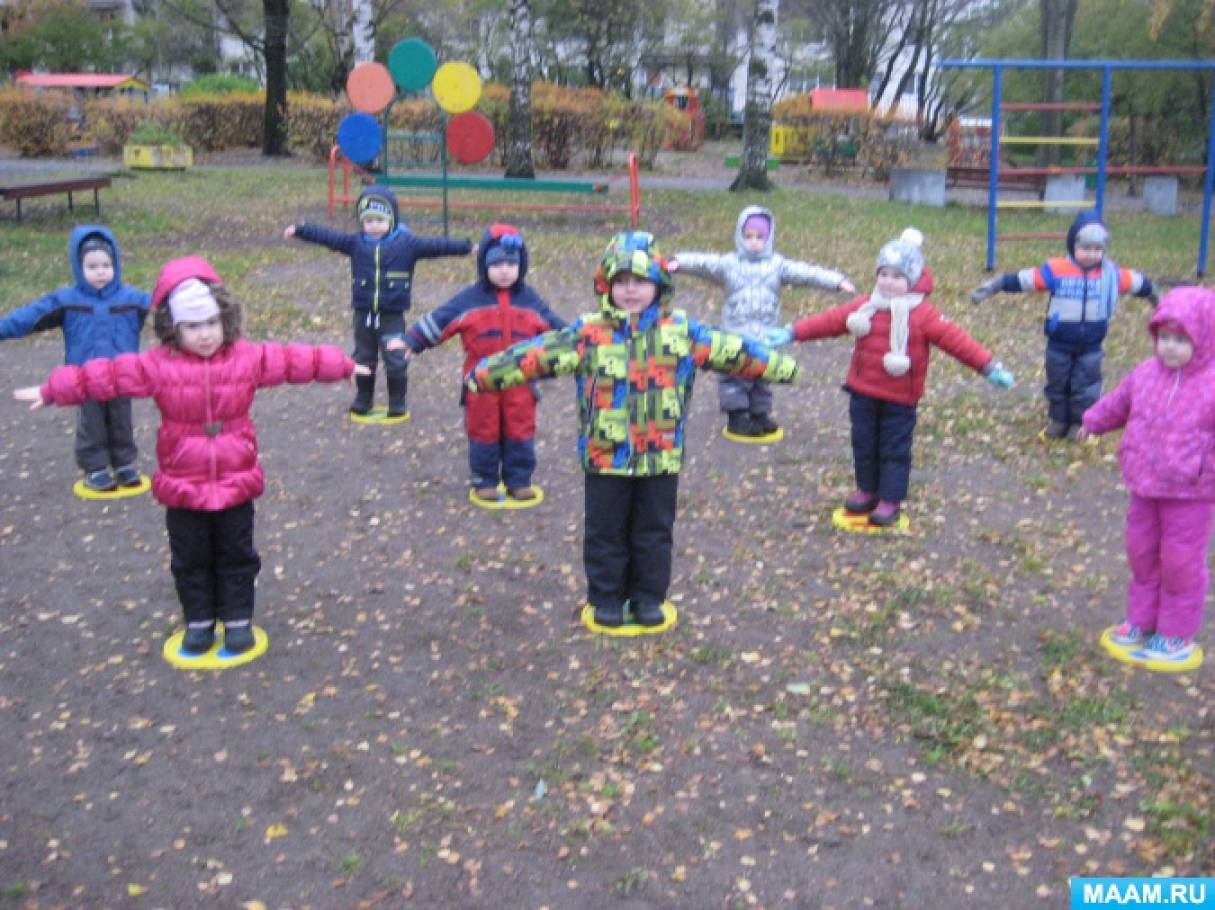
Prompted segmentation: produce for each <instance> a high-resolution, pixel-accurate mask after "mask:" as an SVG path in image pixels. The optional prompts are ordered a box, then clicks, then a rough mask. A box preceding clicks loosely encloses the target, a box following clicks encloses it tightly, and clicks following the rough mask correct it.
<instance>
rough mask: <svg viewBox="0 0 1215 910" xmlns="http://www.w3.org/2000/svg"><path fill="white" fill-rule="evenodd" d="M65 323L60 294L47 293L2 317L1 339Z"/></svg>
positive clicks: (0, 326) (17, 336)
mask: <svg viewBox="0 0 1215 910" xmlns="http://www.w3.org/2000/svg"><path fill="white" fill-rule="evenodd" d="M62 324H63V307H62V305H61V304H60V301H59V295H58V294H57V293H56V294H47V295H46V296H45V297H39V298H38V299H37V300H35V301H34V302H33V303H27V304H26V305H25V306H23V307H18V308H17V309H15V310H13V311H12V312H11V313H9V314H8V315H7V316H5V317H4V318H3V319H0V341H2V340H4V339H7V338H24V337H25V336H26V335H29V334H30V333H31V332H41V331H44V330H45V329H51V328H55V327H56V326H60V325H62Z"/></svg>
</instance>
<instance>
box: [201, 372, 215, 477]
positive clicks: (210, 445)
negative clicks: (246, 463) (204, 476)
mask: <svg viewBox="0 0 1215 910" xmlns="http://www.w3.org/2000/svg"><path fill="white" fill-rule="evenodd" d="M203 390H204V392H205V393H206V401H207V404H206V408H207V457H208V460H209V461H210V463H211V487H212V489H214V488H215V485H216V483H217V482H218V478H217V477H216V465H215V436H212V435H211V432H210V429H211V427H213V426H214V425H215V414H214V412H213V411H212V410H211V358H209V357H208V358H204V360H203Z"/></svg>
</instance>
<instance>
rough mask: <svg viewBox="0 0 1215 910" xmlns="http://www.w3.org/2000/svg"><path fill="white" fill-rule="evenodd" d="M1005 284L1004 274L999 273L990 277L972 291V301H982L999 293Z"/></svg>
mask: <svg viewBox="0 0 1215 910" xmlns="http://www.w3.org/2000/svg"><path fill="white" fill-rule="evenodd" d="M1003 286H1004V276H1003V275H997V276H996V277H994V278H989V279H987V280H986V281H984V282H983V283H982V284H981V285H979V286H978V287H977V288H975V289H974V290H973V291H971V292H970V302H971V303H974V304H979V303H982V302H983V301H984V300H986V299H987V298H988V297H994V296H995V295H996V294H997V293H999V291H1000V288H1002V287H1003Z"/></svg>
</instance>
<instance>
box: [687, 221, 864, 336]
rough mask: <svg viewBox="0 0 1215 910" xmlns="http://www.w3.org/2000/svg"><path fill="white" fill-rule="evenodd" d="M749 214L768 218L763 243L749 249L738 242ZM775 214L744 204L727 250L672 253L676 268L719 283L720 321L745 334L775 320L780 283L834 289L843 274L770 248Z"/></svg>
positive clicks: (756, 333) (759, 330)
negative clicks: (730, 249)
mask: <svg viewBox="0 0 1215 910" xmlns="http://www.w3.org/2000/svg"><path fill="white" fill-rule="evenodd" d="M754 215H759V216H762V217H765V218H767V219H768V239H767V241H766V242H765V243H764V248H763V249H762V250H760V251H759V252H757V253H752V252H750V251H749V250H747V248H746V247H745V246H744V245H743V225H744V224H745V223H746V220H747V219H748V218H750V217H752V216H754ZM775 244H776V219H775V218H774V217H773V215H772V212H770V211H769V210H768V209H766V208H763V207H762V206H758V205H749V206H747V207H746V208H744V209H743V210H742V211H741V212H739V213H738V221H737V223H736V224H735V225H734V249H735V252H733V253H725V254H717V253H678V254H676V256H675V257H674V258H675V259H676V261H677V262H678V263H679V272H680V273H681V274H683V273H686V274H688V275H696V276H697V277H700V278H704V279H706V280H708V281H712V282H714V283H715V284H720V285H722V286H723V287H724V288H725V293H726V299H725V303H724V304H723V306H722V311H721V327H722V328H723V329H725V330H726V331H728V332H736V333H737V334H739V335H743V336H745V337H747V338H752V339H757V340H762V339H763V337H764V332H765V331H766V330H767V329H770V328H774V327H775V326H777V325H779V324H780V321H781V320H780V290H781V287H782V286H784V285H787V284H788V285H794V286H801V287H816V288H825V289H827V290H835V289H836V288H838V287H839V285H840V282H841V281H843V280H844V275H843V274H842V273H841V272H836V271H834V270H832V269H826V268H822V267H821V266H817V265H813V264H811V263H809V262H800V261H798V260H795V259H786V258H785V257H784V256H782V255H781V254H780V253H778V252H776V249H775Z"/></svg>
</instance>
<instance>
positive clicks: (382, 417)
mask: <svg viewBox="0 0 1215 910" xmlns="http://www.w3.org/2000/svg"><path fill="white" fill-rule="evenodd" d="M409 417H410V415H409V412H408V411H406V412H405V413H404V414H394V415H393V416H392V417H389V416H388V408H372V409H371V410H370V411H368V412H367V413H366V414H354V413H352V414H351V415H350V419H351V420H353V421H354V422H355V423H361V424H366V425H367V426H372V425H379V426H385V427H394V426H396V425H397V424H400V423H408V422H409Z"/></svg>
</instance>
